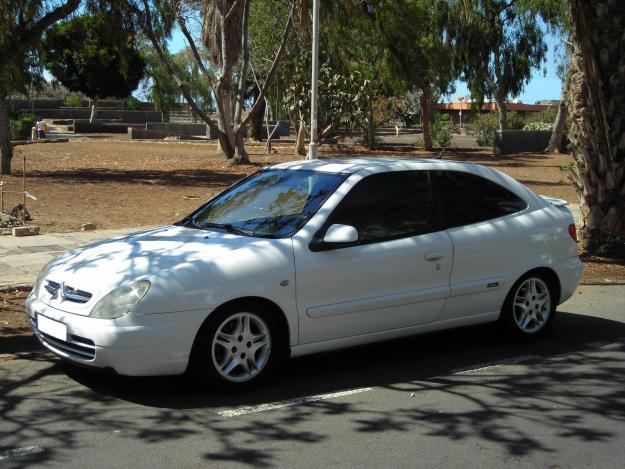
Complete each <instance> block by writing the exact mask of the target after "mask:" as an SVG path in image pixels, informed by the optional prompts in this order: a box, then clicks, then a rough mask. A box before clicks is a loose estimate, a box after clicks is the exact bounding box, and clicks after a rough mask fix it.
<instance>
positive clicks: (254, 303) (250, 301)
mask: <svg viewBox="0 0 625 469" xmlns="http://www.w3.org/2000/svg"><path fill="white" fill-rule="evenodd" d="M258 307H264V308H266V309H267V310H269V311H272V312H273V313H274V314H275V315H276V318H277V320H278V321H277V322H278V325H279V327H280V331H279V333H280V338H281V339H282V340H281V342H282V343H281V344H280V348H281V354H282V356H283V357H284V358H285V359H286V358H288V357H289V356H290V353H291V347H290V335H289V334H290V327H289V322H288V320H287V317H286V314H284V311H283V310H282V308H280V306H278V305H277V304H276V303H275V302H273V301H271V300H269V299H267V298H264V297H262V296H243V297H239V298H233V299H231V300H228V301H226V302H224V303H222V304H220V305H219V306H217V307H216V308H215V309H214V310H213V311H211V313H210V314H209V315H208V316H207V317H206V318H205V319H204V321H203V322H202V325H201V326H200V327H199V329H198V330H197V332H196V333H195V337H194V339H193V346H192V350H191V356H190V358H192V357H193V355H194V351H195V348H196V343H197V338H198V336H199V335H200V332H201V330H202V329H203V328H204V327H205V326H206V324H207V323H208V322H209V321H210V320H211V318H212V317H214V316H215V314H218V313H219V312H221V311H224V310H228V309H241V308H258ZM190 361H191V360H189V362H190Z"/></svg>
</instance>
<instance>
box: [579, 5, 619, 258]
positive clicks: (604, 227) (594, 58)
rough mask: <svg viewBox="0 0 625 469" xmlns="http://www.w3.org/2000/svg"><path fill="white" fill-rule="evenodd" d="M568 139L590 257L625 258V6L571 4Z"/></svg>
mask: <svg viewBox="0 0 625 469" xmlns="http://www.w3.org/2000/svg"><path fill="white" fill-rule="evenodd" d="M568 4H569V12H570V17H571V23H572V37H571V43H572V46H573V53H572V66H571V77H570V80H571V81H570V92H569V93H568V99H567V106H568V114H569V121H568V124H569V139H570V141H571V148H572V154H573V158H574V160H575V168H574V171H573V173H572V178H573V180H574V182H575V184H576V186H577V189H578V191H579V194H580V199H581V206H582V215H583V220H584V225H583V227H582V235H583V237H584V240H585V243H586V245H585V248H586V251H587V252H588V253H591V254H602V255H616V256H619V257H623V258H625V62H624V57H625V40H623V31H624V30H625V4H624V3H623V2H620V1H616V0H613V1H604V2H594V1H593V2H591V1H590V0H568Z"/></svg>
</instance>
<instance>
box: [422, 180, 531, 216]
mask: <svg viewBox="0 0 625 469" xmlns="http://www.w3.org/2000/svg"><path fill="white" fill-rule="evenodd" d="M430 177H431V178H432V184H434V185H435V187H436V188H437V191H436V195H437V200H438V206H439V207H440V209H441V211H442V212H443V222H444V227H445V228H453V227H456V226H463V225H470V224H472V223H479V222H481V221H485V220H491V219H493V218H498V217H503V216H505V215H509V214H511V213H515V212H519V211H521V210H524V209H525V208H526V207H527V202H525V201H524V200H523V199H521V198H520V197H518V196H517V195H516V194H513V193H512V192H510V191H509V190H508V189H506V188H504V187H501V186H500V185H499V184H496V183H494V182H492V181H489V180H488V179H485V178H483V177H480V176H476V175H475V174H470V173H463V172H461V171H431V172H430Z"/></svg>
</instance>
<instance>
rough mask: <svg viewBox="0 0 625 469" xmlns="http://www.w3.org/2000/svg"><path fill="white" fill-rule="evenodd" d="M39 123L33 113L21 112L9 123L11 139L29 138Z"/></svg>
mask: <svg viewBox="0 0 625 469" xmlns="http://www.w3.org/2000/svg"><path fill="white" fill-rule="evenodd" d="M36 123H37V117H36V116H34V115H32V114H20V115H19V116H17V117H15V118H14V119H11V123H10V125H9V134H10V135H11V139H13V140H19V139H27V138H30V136H31V130H32V128H33V127H34V126H35V124H36Z"/></svg>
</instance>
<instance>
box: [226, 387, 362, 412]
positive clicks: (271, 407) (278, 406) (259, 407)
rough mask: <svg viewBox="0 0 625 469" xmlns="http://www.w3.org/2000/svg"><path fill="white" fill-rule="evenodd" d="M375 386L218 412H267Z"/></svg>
mask: <svg viewBox="0 0 625 469" xmlns="http://www.w3.org/2000/svg"><path fill="white" fill-rule="evenodd" d="M372 389H373V388H358V389H350V390H349V391H340V392H333V393H328V394H316V395H314V396H303V397H296V398H293V399H287V400H284V401H277V402H269V403H266V404H259V405H253V406H244V407H237V408H235V409H229V410H222V411H221V412H218V414H219V415H221V416H222V417H226V418H230V417H239V416H241V415H247V414H256V413H258V412H266V411H268V410H276V409H281V408H283V407H290V406H294V405H301V404H308V403H310V402H316V401H324V400H327V399H335V398H337V397H344V396H351V395H352V394H360V393H362V392H367V391H371V390H372Z"/></svg>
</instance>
